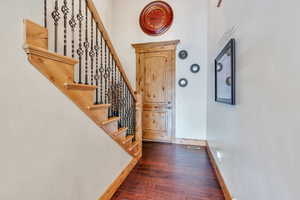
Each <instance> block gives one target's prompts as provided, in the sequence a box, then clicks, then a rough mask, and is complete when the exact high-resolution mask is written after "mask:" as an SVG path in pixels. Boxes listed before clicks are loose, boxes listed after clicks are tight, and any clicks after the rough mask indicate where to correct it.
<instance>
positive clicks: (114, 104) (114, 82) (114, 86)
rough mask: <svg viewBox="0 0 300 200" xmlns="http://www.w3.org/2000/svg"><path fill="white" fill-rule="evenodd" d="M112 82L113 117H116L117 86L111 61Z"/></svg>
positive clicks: (114, 64)
mask: <svg viewBox="0 0 300 200" xmlns="http://www.w3.org/2000/svg"><path fill="white" fill-rule="evenodd" d="M112 77H113V78H112V80H113V81H112V82H113V108H112V109H113V116H114V117H116V116H117V112H116V105H117V99H116V98H117V95H116V93H117V84H116V62H115V60H114V59H113V60H112Z"/></svg>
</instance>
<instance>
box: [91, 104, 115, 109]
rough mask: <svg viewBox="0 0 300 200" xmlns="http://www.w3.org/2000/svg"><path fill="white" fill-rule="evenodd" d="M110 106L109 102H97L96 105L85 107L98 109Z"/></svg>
mask: <svg viewBox="0 0 300 200" xmlns="http://www.w3.org/2000/svg"><path fill="white" fill-rule="evenodd" d="M110 106H111V104H98V105H92V106H88V107H87V109H89V110H100V109H105V108H109V107H110Z"/></svg>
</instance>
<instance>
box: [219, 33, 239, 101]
mask: <svg viewBox="0 0 300 200" xmlns="http://www.w3.org/2000/svg"><path fill="white" fill-rule="evenodd" d="M215 101H216V102H220V103H226V104H230V105H235V39H231V40H230V41H229V42H228V43H227V44H226V46H225V47H224V49H223V50H222V51H221V53H220V54H219V55H218V56H217V58H216V59H215Z"/></svg>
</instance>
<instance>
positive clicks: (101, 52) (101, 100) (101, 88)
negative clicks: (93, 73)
mask: <svg viewBox="0 0 300 200" xmlns="http://www.w3.org/2000/svg"><path fill="white" fill-rule="evenodd" d="M100 41H101V42H100V69H99V72H100V104H103V102H104V101H103V87H104V84H103V73H104V67H103V35H102V32H101V37H100Z"/></svg>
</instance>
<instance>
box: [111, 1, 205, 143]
mask: <svg viewBox="0 0 300 200" xmlns="http://www.w3.org/2000/svg"><path fill="white" fill-rule="evenodd" d="M150 2H151V0H126V1H124V0H113V19H112V35H113V37H112V38H113V43H114V46H115V47H116V49H117V52H118V53H119V56H120V58H121V61H122V63H123V65H124V67H125V68H126V69H125V70H126V72H127V74H128V75H129V79H130V80H131V83H132V84H134V85H135V73H136V71H135V68H136V65H135V51H134V49H133V48H132V47H131V44H133V43H143V42H154V41H168V40H177V39H179V40H181V43H180V45H179V47H178V50H182V49H186V50H188V52H189V58H188V59H186V60H180V59H179V58H177V69H176V70H177V73H176V78H177V81H178V80H179V79H180V78H183V77H185V78H187V79H188V80H189V85H188V87H186V88H184V89H183V88H180V87H178V86H177V84H176V86H177V87H176V104H177V108H176V112H177V116H176V137H177V138H193V139H206V83H207V80H206V68H207V67H206V30H207V28H206V26H207V18H206V16H207V9H206V8H207V2H206V0H186V1H178V0H167V1H166V2H168V3H169V4H170V5H171V6H172V8H173V9H174V14H175V19H174V23H173V25H172V27H171V28H170V30H169V31H168V32H167V33H165V34H164V35H162V36H159V37H151V36H147V35H146V34H144V33H143V31H142V30H141V28H140V26H139V15H140V12H141V11H142V9H143V8H144V7H145V6H146V5H147V4H148V3H150ZM193 63H199V64H200V65H201V72H200V73H198V74H192V73H191V72H190V71H189V68H190V65H192V64H193Z"/></svg>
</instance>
